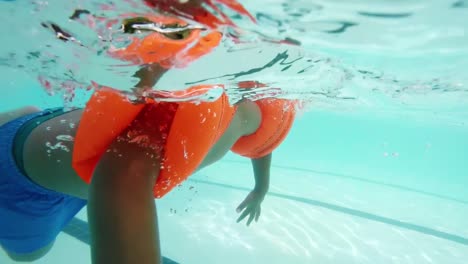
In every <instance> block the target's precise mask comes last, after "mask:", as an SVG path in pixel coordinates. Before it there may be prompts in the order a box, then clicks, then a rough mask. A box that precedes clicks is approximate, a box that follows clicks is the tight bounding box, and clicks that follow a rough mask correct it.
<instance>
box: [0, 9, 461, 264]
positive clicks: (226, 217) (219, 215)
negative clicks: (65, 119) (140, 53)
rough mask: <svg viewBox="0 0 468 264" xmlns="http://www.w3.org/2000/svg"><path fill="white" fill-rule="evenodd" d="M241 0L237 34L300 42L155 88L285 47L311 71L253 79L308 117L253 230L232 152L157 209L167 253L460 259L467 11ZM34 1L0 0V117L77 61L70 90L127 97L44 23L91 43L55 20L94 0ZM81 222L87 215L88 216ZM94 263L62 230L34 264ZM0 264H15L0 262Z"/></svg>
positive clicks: (208, 66)
mask: <svg viewBox="0 0 468 264" xmlns="http://www.w3.org/2000/svg"><path fill="white" fill-rule="evenodd" d="M242 2H243V4H244V5H245V6H246V8H247V9H248V10H249V11H251V12H252V13H253V14H255V16H256V17H257V19H258V25H252V24H251V23H250V22H249V21H248V20H247V19H240V20H236V21H237V22H238V24H239V25H240V26H241V28H242V29H243V30H245V31H248V32H250V33H249V34H245V35H243V37H244V38H245V39H247V40H249V41H251V42H253V43H256V44H258V43H257V42H255V40H256V38H258V35H255V34H253V32H257V33H258V32H261V33H262V34H265V35H268V36H273V37H275V38H277V39H282V38H286V37H289V38H292V39H296V40H298V41H300V42H301V46H300V47H284V46H275V45H273V46H271V45H266V44H264V43H263V44H261V45H260V44H258V45H260V47H259V49H260V50H264V54H263V55H262V56H260V55H257V56H256V57H254V56H253V55H252V54H253V53H242V52H240V51H239V52H238V53H236V52H227V51H226V50H223V49H220V50H218V51H217V52H214V53H213V55H212V56H208V57H207V58H203V59H202V60H200V61H198V62H196V63H195V64H194V65H192V66H191V67H188V68H186V69H180V70H174V71H172V72H169V73H168V74H167V76H166V78H165V79H163V80H161V83H160V85H162V86H164V87H168V86H170V85H172V87H170V88H171V89H183V88H185V87H182V86H183V84H184V83H186V82H187V81H190V80H192V79H194V78H202V77H209V76H221V75H223V74H225V73H226V72H228V73H229V72H236V71H238V70H245V69H249V68H253V67H256V66H258V65H264V64H265V62H268V61H270V60H271V59H272V56H273V55H275V54H277V53H278V52H282V51H285V50H286V51H287V53H288V54H289V55H290V58H294V56H297V57H300V56H306V57H307V58H311V59H312V60H313V61H318V62H314V63H310V62H307V61H306V60H303V61H300V62H298V63H295V64H293V66H292V67H291V68H290V69H288V70H285V71H281V70H282V68H279V67H278V68H275V67H272V68H270V69H268V70H265V71H261V72H259V73H258V74H257V75H255V76H254V77H255V78H256V79H257V80H260V81H262V82H264V83H268V84H271V87H281V88H282V89H283V91H285V92H284V93H283V94H282V95H283V96H285V97H288V98H300V99H304V100H305V101H306V102H307V104H306V106H307V107H306V109H305V110H304V111H303V113H301V115H300V117H299V118H298V119H297V121H296V123H295V125H294V127H293V129H292V131H291V133H290V135H289V137H288V138H287V139H286V141H285V142H284V143H283V144H282V146H281V147H280V148H279V149H278V150H277V151H276V152H275V156H274V162H273V164H274V166H273V170H272V187H271V189H270V190H271V191H270V194H269V196H267V198H266V200H265V202H264V204H263V207H262V216H261V219H260V221H259V223H256V224H254V225H253V226H250V227H245V226H244V225H241V224H236V223H235V220H236V219H237V217H236V213H235V208H236V207H237V205H238V203H240V202H241V201H242V199H243V198H244V197H245V195H246V194H247V192H248V190H250V188H251V187H252V186H253V185H252V184H253V177H252V173H251V171H250V170H251V169H250V165H249V162H248V160H245V159H243V158H239V157H236V156H234V155H229V156H227V157H226V158H224V159H223V160H222V161H221V162H220V163H219V164H216V165H214V166H213V167H210V168H208V169H206V170H203V171H202V172H200V173H198V174H196V175H194V176H193V177H192V178H191V179H190V180H189V181H187V182H186V184H184V185H183V186H182V187H181V188H179V189H178V190H176V191H174V192H173V193H171V194H170V195H168V197H166V198H165V199H163V200H161V201H158V210H159V221H160V228H161V236H162V237H161V241H162V248H163V254H164V255H165V256H167V257H169V258H171V259H174V260H176V261H178V262H180V263H189V264H191V263H285V262H288V263H442V264H445V263H466V262H468V224H467V221H466V219H467V217H468V192H467V191H466V190H467V186H468V166H467V165H466V161H467V159H468V126H467V123H466V122H467V121H466V120H467V117H468V107H467V103H468V93H467V90H468V80H467V75H466V70H465V69H467V68H468V34H467V30H468V26H467V23H466V17H467V15H468V2H466V1H456V0H454V1H442V0H441V1H437V0H433V1H346V2H343V1H274V0H268V1H267V0H265V1H242ZM31 3H32V2H30V1H19V0H17V1H7V2H5V1H2V2H0V12H1V14H2V16H1V18H0V21H1V22H2V23H1V24H2V25H7V26H2V28H1V29H0V30H1V31H0V33H2V36H3V37H2V42H4V45H2V48H1V53H0V58H1V60H0V62H1V65H2V66H1V69H2V80H1V81H0V83H1V84H2V86H1V87H2V88H1V92H2V97H1V99H0V110H7V109H12V108H14V107H19V106H23V105H25V104H35V105H38V106H41V107H49V106H57V105H63V104H64V99H63V97H62V94H61V90H60V89H57V90H56V91H55V92H56V93H55V95H53V96H51V95H48V94H47V93H46V92H45V91H44V89H43V88H42V87H41V86H40V85H39V84H38V81H37V75H44V74H46V75H48V76H55V77H58V78H60V77H63V76H64V75H63V74H64V72H65V71H64V70H63V68H60V67H61V66H64V65H68V66H69V65H71V62H75V63H76V64H77V70H75V72H74V74H75V76H76V78H77V79H79V80H80V81H86V80H87V81H88V82H89V80H94V81H97V82H99V83H101V84H108V85H114V84H118V87H119V88H122V89H125V87H128V86H126V85H127V83H128V82H130V78H126V76H127V77H128V75H126V74H127V73H118V72H117V71H116V70H115V69H116V68H115V67H112V66H113V65H114V64H113V63H114V62H112V61H107V60H106V58H103V57H99V56H94V57H93V53H92V52H89V51H85V50H82V49H80V48H77V47H74V46H71V45H64V44H63V43H61V42H58V41H56V40H55V39H53V37H52V36H51V35H50V34H49V33H50V32H47V31H44V30H43V29H42V28H41V27H40V26H39V24H38V22H39V21H43V20H54V21H56V22H57V23H63V25H64V27H65V28H67V29H68V30H71V31H73V32H78V33H79V35H80V37H82V38H81V39H82V40H83V41H87V43H92V41H91V40H90V34H89V32H86V30H84V29H83V28H82V27H79V26H76V25H74V24H73V23H71V22H70V21H68V19H67V17H68V15H69V13H70V12H68V11H67V12H65V13H66V14H67V15H65V16H62V15H60V14H61V12H62V13H63V12H64V10H73V8H75V7H76V6H91V7H95V5H94V4H93V3H97V1H95V2H90V1H89V2H88V1H71V2H67V3H61V4H60V2H58V1H49V2H45V1H43V2H40V1H36V2H34V4H31ZM121 8H125V5H124V4H122V6H121ZM34 10H36V11H34ZM58 11H60V12H58ZM11 15H13V16H11ZM13 17H14V19H13ZM61 25H62V24H61ZM47 43H49V44H51V45H52V46H53V49H48V51H51V50H53V52H54V53H55V54H57V55H58V56H59V58H60V60H61V62H60V63H58V64H57V65H55V66H54V67H51V68H42V67H41V66H40V65H41V63H42V62H43V61H41V60H27V59H25V54H26V53H25V51H27V52H29V51H34V50H36V49H41V47H42V48H43V47H44V46H43V45H45V44H47ZM223 47H232V43H230V42H226V43H225V46H223ZM70 50H72V51H73V52H79V54H81V56H80V59H77V57H76V56H73V55H72V53H71V52H70ZM11 53H15V54H16V55H15V57H14V58H12V56H11V55H9V54H11ZM42 59H44V57H42ZM19 64H25V65H27V66H29V67H27V68H28V69H27V70H25V69H24V68H18V65H19ZM93 65H94V66H93ZM96 65H97V66H96ZM100 65H101V66H102V65H105V66H108V67H99V66H100ZM219 65H223V67H220V66H219ZM304 68H307V69H308V71H307V72H306V74H303V75H300V74H296V73H297V71H295V70H296V69H304ZM125 69H127V68H125ZM131 69H132V68H131V67H128V70H125V71H127V72H131ZM250 77H251V76H250ZM250 77H249V78H250ZM182 78H185V79H182ZM191 78H192V79H191ZM221 80H222V81H223V82H226V83H228V84H231V82H232V80H228V79H221ZM76 92H77V98H75V99H74V100H73V101H72V102H71V103H70V102H68V103H67V104H72V105H78V106H79V105H81V104H83V103H84V102H85V101H86V98H87V96H88V95H89V94H88V93H86V92H85V91H83V90H80V89H77V90H76ZM234 95H235V94H234ZM192 186H193V187H194V188H190V187H192ZM77 217H78V218H77V219H79V220H83V221H85V220H86V214H85V212H80V214H79V215H78V216H77ZM75 225H76V226H75V228H79V227H80V224H79V222H75ZM77 238H82V239H81V241H80V240H79V239H77ZM88 255H89V248H88V246H87V244H86V230H82V229H73V227H69V229H67V230H66V232H64V233H63V234H61V235H60V236H59V237H58V239H57V242H56V245H55V247H54V249H53V250H52V251H51V253H50V254H49V255H48V256H47V257H45V258H44V259H42V260H41V261H38V262H37V263H63V262H65V261H67V262H68V263H90V260H89V257H88ZM0 263H11V261H10V260H8V259H7V258H6V257H5V256H4V255H3V253H0Z"/></svg>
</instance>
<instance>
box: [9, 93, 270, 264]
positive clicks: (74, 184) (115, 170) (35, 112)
mask: <svg viewBox="0 0 468 264" xmlns="http://www.w3.org/2000/svg"><path fill="white" fill-rule="evenodd" d="M83 111H84V110H83V109H77V110H73V111H69V112H62V111H60V110H55V111H52V112H45V113H41V112H40V111H39V109H37V108H34V107H26V108H22V109H18V110H15V111H11V112H8V113H3V114H0V129H3V128H7V127H8V126H9V125H10V123H14V122H15V121H16V120H19V119H22V118H23V119H24V118H28V116H33V117H32V118H31V119H30V120H28V122H25V124H26V125H25V124H22V125H21V126H20V127H19V129H18V131H19V132H18V134H15V135H13V136H14V142H13V144H12V148H13V149H12V150H10V151H11V152H12V153H15V154H16V155H14V154H13V155H12V156H13V158H14V159H15V160H16V163H19V164H18V169H19V170H20V171H22V172H23V173H24V175H19V177H24V179H21V180H24V181H25V182H31V183H32V184H34V185H36V186H35V189H34V190H32V191H31V193H34V191H35V190H36V189H37V188H40V190H39V191H38V195H41V196H43V195H47V196H57V197H54V198H51V199H49V198H47V199H48V200H49V201H50V203H52V204H53V205H50V208H49V207H47V210H52V211H56V210H58V209H55V208H54V206H56V203H60V204H62V206H63V207H68V208H65V211H66V212H65V213H61V214H60V215H59V217H55V218H63V219H62V220H60V221H59V222H58V223H56V225H59V227H57V229H56V230H54V232H56V231H60V229H61V227H63V225H65V224H66V223H67V222H68V220H69V218H70V217H73V215H74V214H76V213H77V212H78V211H79V210H80V209H81V208H82V207H83V206H84V205H85V204H86V203H87V202H86V201H87V200H89V204H88V210H89V212H88V213H89V222H90V227H91V230H92V232H91V234H93V238H94V239H92V241H93V243H97V246H96V248H97V247H99V249H98V251H97V252H95V254H93V255H96V256H95V257H93V259H95V260H96V263H100V262H99V261H98V259H101V261H103V262H107V261H109V260H110V259H109V257H110V256H112V258H115V261H117V260H118V261H122V259H125V257H124V255H125V256H128V255H130V254H129V253H128V252H127V251H126V250H125V249H127V250H134V247H135V243H138V241H140V243H141V245H140V246H138V248H140V249H141V250H142V251H143V252H148V251H149V252H154V254H153V259H159V258H160V253H159V247H158V245H159V242H158V241H159V240H158V235H157V228H155V229H154V230H153V232H151V230H148V226H154V223H157V219H156V216H155V208H154V202H153V196H152V191H151V190H152V186H153V185H154V182H155V181H156V180H157V177H158V174H159V171H160V164H161V160H160V159H159V157H155V156H153V155H148V154H149V151H148V150H147V149H144V148H142V147H140V146H138V145H135V144H129V142H119V141H118V140H116V141H114V142H113V143H112V144H111V146H109V149H112V150H113V151H110V152H106V154H104V155H103V157H102V158H101V160H100V161H99V164H98V166H97V167H96V169H95V171H94V177H93V182H92V183H91V184H87V183H85V182H84V181H83V180H82V179H80V177H79V176H78V175H77V173H76V172H75V170H74V169H73V168H72V166H71V163H72V156H73V147H74V142H73V140H71V139H73V138H74V137H75V134H76V132H77V129H78V127H79V124H80V120H81V117H82V114H83ZM260 123H261V111H260V109H259V108H258V106H257V105H256V104H255V103H253V102H250V101H243V102H241V103H239V104H238V105H237V108H236V111H235V114H234V116H233V118H232V120H231V122H230V124H229V126H228V128H227V129H226V130H225V131H224V132H223V133H222V136H221V137H220V138H219V139H218V140H217V142H215V144H214V145H213V146H212V147H211V149H210V151H209V152H208V153H207V155H206V156H205V157H204V158H203V161H202V163H201V164H200V165H199V167H198V168H197V170H200V169H202V168H204V167H206V166H208V165H210V164H212V163H214V162H216V161H217V160H219V159H220V158H222V157H223V156H224V155H225V154H226V153H227V152H228V151H229V150H230V148H231V147H232V145H233V144H234V143H235V142H236V141H237V140H238V139H239V138H241V137H242V136H245V135H248V134H252V133H253V132H255V131H256V130H257V129H258V127H259V125H260ZM195 125H196V124H195ZM24 127H26V128H24ZM21 128H23V129H22V130H21ZM2 134H4V135H2V137H3V136H6V132H4V131H3V130H2ZM64 138H66V139H68V140H63V139H64ZM58 139H62V141H60V142H61V143H60V145H57V144H56V143H57V142H58ZM57 146H60V147H59V148H57ZM6 151H8V150H6ZM18 153H19V154H18ZM18 160H21V162H18ZM2 162H3V161H2ZM2 169H3V168H2ZM8 173H10V172H8V171H2V177H9V176H10V175H7V174H8ZM136 175H142V177H137V176H136ZM118 186H121V187H122V189H121V188H119V187H118ZM118 190H121V191H118ZM18 191H21V192H22V190H18ZM29 191H30V190H27V192H29ZM265 192H266V191H265ZM136 194H139V195H136ZM5 195H7V194H6V192H5ZM64 197H65V200H66V201H65V202H63V200H64ZM129 197H132V198H133V199H130V200H131V201H132V202H129V199H128V198H129ZM28 199H31V198H28ZM8 202H9V203H11V202H12V201H8ZM13 202H14V203H15V206H17V204H26V203H25V202H24V201H13ZM29 202H31V203H34V201H29ZM64 203H65V205H63V204H64ZM42 206H45V205H42ZM27 209H28V208H23V209H22V210H27ZM35 209H37V208H35ZM39 210H40V211H43V210H45V209H44V208H41V209H39ZM130 212H132V213H130ZM151 212H153V213H151ZM0 213H1V212H0ZM7 213H8V212H6V213H2V214H7ZM32 213H34V214H35V213H37V212H32ZM54 213H55V212H54ZM54 213H50V214H48V216H47V217H49V219H50V217H54V215H53V214H54ZM108 215H115V216H118V215H125V216H126V217H124V218H122V219H124V220H122V221H121V222H119V221H113V222H109V221H108V220H106V219H107V216H108ZM131 216H134V218H132V217H131ZM32 218H34V217H32ZM118 218H121V217H118ZM27 220H28V219H26V221H27ZM32 221H33V222H34V221H35V220H34V219H32ZM48 221H49V222H52V223H51V224H53V221H50V220H48ZM35 224H37V221H36V223H35ZM60 225H61V226H60ZM138 227H140V228H141V233H139V232H136V229H138ZM145 227H146V228H145ZM35 228H38V229H40V228H41V227H40V226H36V227H35ZM44 229H47V227H44ZM93 229H94V230H95V231H94V232H93ZM128 230H131V232H130V233H127V234H125V232H126V231H127V232H128ZM2 232H3V231H2ZM50 232H52V231H50ZM110 233H112V234H114V235H112V236H110V235H109V234H110ZM135 234H138V236H135ZM145 234H146V239H145ZM155 234H156V235H155ZM1 235H3V236H4V235H5V234H0V236H1ZM103 237H104V238H106V239H104V240H105V241H103V242H102V243H101V242H99V241H100V239H102V238H103ZM52 238H55V237H54V236H53V235H52V236H51V238H47V239H52ZM17 239H21V238H17ZM120 239H122V240H120ZM43 240H46V238H44V239H43ZM31 241H33V240H31ZM31 241H29V242H28V239H26V238H25V242H24V243H26V244H28V243H29V245H25V246H23V245H21V241H14V243H11V241H10V242H8V241H7V242H5V241H4V240H3V241H2V239H1V238H0V244H2V247H4V248H5V249H6V250H7V251H9V252H8V253H9V254H10V256H12V257H13V258H14V259H16V260H32V259H36V258H37V257H40V256H42V255H43V254H45V253H46V252H47V251H48V250H49V249H50V247H51V243H53V241H52V242H50V241H48V242H50V244H47V245H40V243H43V241H36V240H34V241H33V242H31ZM116 241H118V245H114V246H113V244H112V243H113V242H114V243H116ZM3 242H5V244H3ZM8 244H10V245H8ZM33 244H35V245H33ZM11 245H13V246H11ZM39 245H40V248H36V249H35V250H34V252H32V253H31V252H29V251H30V249H32V248H34V247H38V246H39ZM102 245H105V247H103V246H102ZM148 247H149V248H148ZM106 248H108V249H109V251H107V250H105V249H106ZM116 248H119V250H120V252H122V255H119V254H115V252H114V250H115V249H116ZM155 249H156V250H155ZM105 252H108V254H106V253H105ZM125 252H126V253H125ZM25 253H27V254H25ZM133 253H134V252H133ZM133 253H132V255H133ZM142 254H143V253H142ZM142 254H136V256H141V255H142ZM143 255H144V254H143ZM145 259H146V258H145ZM145 259H141V258H140V257H137V258H131V259H127V260H128V262H132V261H138V262H139V263H154V262H153V261H147V260H145ZM113 263H119V262H114V261H113ZM121 263H127V261H123V262H121Z"/></svg>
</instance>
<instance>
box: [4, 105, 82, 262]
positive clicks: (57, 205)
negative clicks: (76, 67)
mask: <svg viewBox="0 0 468 264" xmlns="http://www.w3.org/2000/svg"><path fill="white" fill-rule="evenodd" d="M51 113H53V111H51V110H45V111H42V112H38V113H33V114H29V115H25V116H23V117H20V118H17V119H15V120H12V121H10V122H8V123H6V124H4V125H2V126H0V245H1V246H2V247H3V248H4V249H6V250H8V251H9V252H13V253H16V254H26V253H31V252H34V251H36V250H38V249H40V248H43V247H45V246H47V245H48V244H50V243H51V242H53V241H54V240H55V238H56V237H57V235H58V234H59V233H60V231H61V230H62V229H63V228H64V227H65V225H66V224H67V223H68V222H69V221H70V220H71V219H72V218H73V217H74V216H75V215H76V214H77V213H78V212H79V211H80V210H81V209H82V208H83V207H84V206H85V205H86V201H85V200H82V199H79V198H76V197H72V196H69V195H65V194H62V193H58V192H55V191H52V190H48V189H45V188H43V187H41V186H39V185H38V184H36V183H34V182H32V181H31V180H30V179H29V178H28V177H27V176H26V175H25V174H24V173H23V172H22V171H23V168H22V167H21V166H18V164H19V163H18V162H17V160H16V159H15V155H14V148H15V147H17V146H16V145H15V138H17V136H16V135H17V134H18V131H20V130H21V128H22V127H23V126H24V125H25V124H28V123H29V124H30V123H31V122H35V120H37V119H43V120H44V119H47V116H48V115H51ZM18 145H20V146H22V145H23V144H18Z"/></svg>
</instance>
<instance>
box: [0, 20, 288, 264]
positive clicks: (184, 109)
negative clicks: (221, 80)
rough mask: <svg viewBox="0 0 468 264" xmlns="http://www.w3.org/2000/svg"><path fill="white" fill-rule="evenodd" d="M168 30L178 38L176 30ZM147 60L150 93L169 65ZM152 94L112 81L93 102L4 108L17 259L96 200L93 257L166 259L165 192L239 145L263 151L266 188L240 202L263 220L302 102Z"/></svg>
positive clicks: (9, 239) (2, 171) (1, 163)
mask: <svg viewBox="0 0 468 264" xmlns="http://www.w3.org/2000/svg"><path fill="white" fill-rule="evenodd" d="M139 21H140V22H141V20H139ZM140 22H139V24H138V25H140V24H141V23H140ZM143 22H145V23H146V22H147V20H145V21H143ZM158 34H159V33H158ZM171 34H172V33H171ZM161 35H163V34H161ZM163 36H165V37H167V38H168V40H164V41H166V42H165V43H169V44H171V43H172V42H171V41H172V40H173V39H172V37H174V35H168V36H166V35H163ZM153 37H154V36H153ZM159 37H161V36H160V35H158V36H157V38H159ZM175 37H177V38H179V36H177V35H176V36H175ZM183 37H184V38H185V37H186V36H183ZM191 37H193V36H191ZM211 37H213V36H211ZM187 38H190V36H188V37H187ZM193 38H195V37H193ZM178 40H179V39H178ZM206 40H207V39H205V42H204V43H205V44H206ZM208 40H213V38H210V39H208ZM153 41H154V38H153ZM142 43H143V42H142ZM139 44H140V45H139V47H142V46H143V47H144V45H141V43H139ZM169 44H167V45H169ZM195 47H198V46H195ZM204 47H205V48H206V46H204ZM198 50H200V49H198ZM139 52H140V53H141V51H139V50H132V48H129V49H127V50H125V53H122V51H119V53H116V54H115V56H116V57H119V58H121V59H125V60H132V59H134V58H135V54H138V53H139ZM204 52H205V51H204ZM147 54H149V53H147ZM192 55H193V54H192ZM145 58H147V59H148V60H147V61H145V63H146V64H148V65H149V66H147V67H145V68H143V69H142V70H141V71H139V72H138V73H137V76H138V77H139V78H140V82H139V84H137V85H136V86H137V87H138V88H142V90H145V89H147V88H151V87H152V86H153V84H154V83H155V82H156V81H157V78H159V77H160V76H161V75H162V74H163V73H162V72H163V71H156V70H155V68H156V69H160V67H161V65H166V64H167V60H159V61H157V62H156V61H155V60H154V58H153V57H145ZM163 68H164V67H163ZM207 88H208V89H209V88H210V87H206V86H198V87H192V88H191V89H190V90H191V91H192V92H198V91H203V90H206V89H207ZM140 99H141V100H140V101H139V102H132V101H130V100H129V99H128V98H127V97H126V96H125V95H123V94H122V93H121V92H119V91H117V90H114V89H111V88H101V89H98V90H96V92H95V93H94V94H93V96H92V97H91V99H90V100H89V102H88V103H87V106H86V107H85V108H84V109H75V110H70V111H64V110H63V109H51V110H44V111H41V110H39V109H37V108H34V107H25V108H21V109H17V110H13V111H10V112H7V113H2V114H0V219H2V225H1V226H0V245H1V246H2V247H3V248H4V249H5V250H6V251H7V252H8V254H9V255H10V256H11V257H12V258H13V259H15V260H18V261H32V260H35V259H38V258H40V257H41V256H43V255H44V254H46V253H47V252H48V251H49V249H50V248H51V247H52V245H53V242H54V240H55V238H56V236H57V235H58V233H59V232H60V231H61V229H62V228H63V227H64V226H65V225H66V224H67V223H68V222H69V221H70V219H71V218H72V217H73V216H74V215H75V214H76V213H78V211H80V210H81V209H82V208H83V207H84V206H85V205H87V210H88V221H89V226H90V233H91V255H92V261H93V263H160V260H161V252H160V242H159V234H158V224H157V215H156V206H155V203H154V198H160V197H163V196H164V195H165V194H167V193H168V192H169V191H171V190H172V189H173V188H174V187H176V186H177V185H179V184H180V183H182V182H183V181H184V180H185V179H186V178H187V177H188V176H190V175H191V174H193V173H194V172H196V171H198V170H200V169H202V168H204V167H206V166H208V165H210V164H213V163H214V162H216V161H218V160H219V159H221V158H222V157H223V156H224V155H225V154H226V153H227V152H228V151H229V150H232V151H234V152H235V153H238V154H239V155H242V156H245V157H249V158H251V160H252V165H253V170H254V176H255V188H254V189H253V191H252V192H251V193H249V195H248V196H247V198H246V199H245V200H244V201H243V202H242V203H241V204H240V206H239V207H238V208H237V210H238V212H240V213H241V216H240V217H239V219H238V221H241V220H242V219H244V218H245V217H247V216H249V219H248V220H247V222H248V224H250V222H251V221H253V220H254V219H255V220H258V218H259V216H260V204H261V202H262V201H263V199H264V197H265V195H266V193H267V191H268V185H269V176H270V163H271V156H272V155H271V153H272V151H273V150H274V149H275V148H276V147H277V146H278V145H279V144H280V143H281V142H282V140H283V139H284V138H285V136H286V134H287V133H288V131H289V129H290V127H291V124H292V122H293V119H294V116H295V111H294V103H293V102H291V101H287V100H281V99H264V100H259V101H255V102H253V101H249V100H242V101H240V102H238V103H237V104H235V105H231V104H229V102H228V100H227V95H225V94H223V95H222V96H221V97H219V98H217V99H216V100H214V101H210V102H200V103H198V104H195V103H192V102H170V103H169V102H158V101H155V100H152V99H151V98H145V97H144V96H142V97H141V98H140ZM58 140H59V141H60V144H54V143H55V142H57V141H58Z"/></svg>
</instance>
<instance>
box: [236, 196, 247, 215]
mask: <svg viewBox="0 0 468 264" xmlns="http://www.w3.org/2000/svg"><path fill="white" fill-rule="evenodd" d="M246 206H247V199H245V200H244V201H243V202H242V203H241V204H239V206H238V207H237V209H236V211H237V213H240V212H241V211H242V210H244V208H245V207H246Z"/></svg>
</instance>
